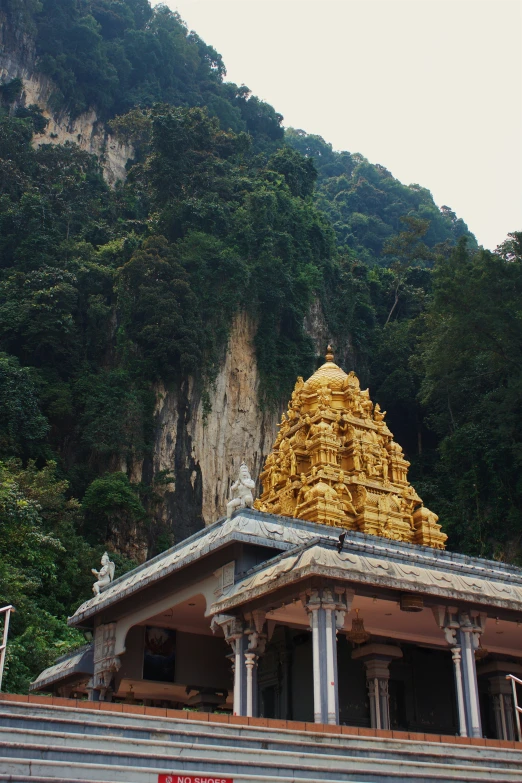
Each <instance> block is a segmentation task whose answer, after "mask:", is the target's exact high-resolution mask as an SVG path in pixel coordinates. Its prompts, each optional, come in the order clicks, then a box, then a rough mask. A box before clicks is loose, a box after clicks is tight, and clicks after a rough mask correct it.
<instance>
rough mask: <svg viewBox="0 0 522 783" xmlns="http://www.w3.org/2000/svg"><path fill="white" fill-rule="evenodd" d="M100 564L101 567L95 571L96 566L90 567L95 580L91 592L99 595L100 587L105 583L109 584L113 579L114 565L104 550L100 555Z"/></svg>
mask: <svg viewBox="0 0 522 783" xmlns="http://www.w3.org/2000/svg"><path fill="white" fill-rule="evenodd" d="M101 565H102V567H101V568H100V570H99V571H97V570H96V568H91V573H93V574H94V576H95V577H96V580H97V581H96V582H95V583H94V584H93V586H92V592H93V593H94V595H99V594H100V588H101V587H105V586H106V585H110V583H111V582H112V580H113V579H114V569H115V568H116V566H115V565H114V563H113V562H112V560H110V559H109V555H108V554H107V552H104V553H103V555H102V559H101Z"/></svg>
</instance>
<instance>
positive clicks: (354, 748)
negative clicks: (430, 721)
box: [0, 720, 522, 778]
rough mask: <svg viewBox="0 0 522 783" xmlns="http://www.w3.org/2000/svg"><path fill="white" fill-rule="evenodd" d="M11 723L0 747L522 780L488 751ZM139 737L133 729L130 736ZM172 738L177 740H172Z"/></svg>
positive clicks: (521, 764) (509, 763) (3, 729)
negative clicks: (401, 767)
mask: <svg viewBox="0 0 522 783" xmlns="http://www.w3.org/2000/svg"><path fill="white" fill-rule="evenodd" d="M10 722H11V721H9V720H2V725H1V726H0V747H2V746H8V745H10V744H13V745H19V744H24V743H29V744H31V745H34V746H42V747H47V748H51V747H58V748H61V749H64V748H74V749H75V750H77V751H79V750H80V749H81V750H83V751H85V752H86V753H88V752H95V753H96V754H99V753H101V752H104V751H108V752H109V753H111V754H113V753H121V754H124V755H125V756H126V757H128V758H132V757H136V756H139V755H143V756H146V755H147V754H153V755H158V754H159V755H161V756H162V757H168V758H176V759H178V758H186V757H190V756H192V758H194V759H197V760H198V761H209V762H211V763H214V762H223V763H226V762H227V761H229V760H230V759H231V758H232V756H234V757H236V758H237V759H238V760H239V761H240V762H241V763H244V764H251V765H255V764H258V763H259V762H263V761H264V762H266V761H267V760H268V761H269V763H271V762H272V760H275V759H277V761H278V763H280V764H284V765H285V766H294V767H295V766H299V765H300V764H301V763H302V761H303V759H304V758H306V762H307V763H309V764H314V765H321V764H322V763H323V762H324V759H325V757H326V756H327V757H328V766H329V768H330V769H332V770H335V769H339V770H343V769H344V768H345V766H346V764H347V763H350V764H351V765H353V764H354V763H358V762H359V765H360V764H363V763H364V762H365V761H368V760H372V761H380V762H382V761H384V760H387V761H389V763H390V765H392V766H394V765H397V764H399V763H400V762H405V763H406V764H416V765H423V766H424V767H425V768H426V767H427V765H434V764H435V765H442V766H448V765H451V768H452V769H455V767H456V765H457V767H459V768H460V767H470V766H474V765H479V766H480V767H483V768H484V769H487V770H488V772H489V771H491V769H495V770H496V771H499V770H500V769H501V768H506V769H507V770H508V771H514V772H515V771H516V772H517V773H518V774H520V776H521V778H522V757H518V758H516V759H510V758H509V756H506V755H499V756H495V755H491V754H487V753H484V752H483V753H482V754H481V755H477V754H476V753H475V754H474V756H473V758H469V757H466V756H465V755H463V754H462V752H461V753H459V754H458V755H457V754H455V755H451V756H448V755H447V753H446V754H445V755H443V754H440V753H439V754H438V755H435V754H433V753H430V751H429V748H426V747H424V748H423V749H422V750H421V749H419V748H418V747H415V744H414V745H413V746H410V747H408V745H406V744H404V743H403V746H402V748H401V749H399V748H395V749H390V748H389V747H386V743H382V745H384V747H383V746H382V745H381V747H375V746H374V745H371V744H370V743H368V742H364V741H363V742H361V741H359V740H358V739H357V738H354V740H353V742H350V743H349V744H348V745H346V743H345V745H344V746H343V745H335V744H334V745H328V746H325V745H315V746H314V745H312V747H309V746H308V747H306V748H305V749H303V747H302V745H300V744H299V743H295V742H292V743H288V742H285V741H284V740H283V741H282V740H274V741H266V740H265V741H258V742H253V741H252V740H250V741H248V744H247V745H245V744H244V743H242V742H241V738H239V741H238V742H233V739H234V738H233V737H226V736H225V737H223V736H221V737H219V735H217V736H211V735H209V733H208V732H207V733H206V734H199V733H197V734H196V733H195V732H193V731H192V732H187V733H186V734H184V735H183V734H182V733H179V734H175V735H173V734H172V732H163V731H159V730H157V731H156V732H154V731H153V732H150V733H149V734H150V735H151V736H150V738H146V739H144V738H137V737H135V736H126V733H127V732H126V731H125V727H123V728H122V727H120V728H119V729H118V730H115V727H114V726H111V725H110V724H106V725H97V724H95V725H94V726H92V725H91V726H89V725H87V724H86V723H85V722H83V723H80V724H79V725H78V726H75V727H74V728H75V730H74V731H71V730H70V729H71V728H72V727H71V725H70V724H69V725H67V724H66V723H65V722H63V721H60V728H58V727H57V726H54V727H53V728H51V725H50V724H49V722H48V721H46V722H45V728H34V726H35V722H32V723H31V725H32V726H33V728H28V727H27V725H15V726H14V727H13V726H9V725H8V723H10ZM20 723H21V722H20ZM23 723H24V724H27V723H29V721H23ZM93 728H94V729H95V732H94V733H93V732H92V731H91V730H92V729H93ZM136 733H137V732H135V731H131V734H136ZM173 736H174V737H175V738H176V739H173Z"/></svg>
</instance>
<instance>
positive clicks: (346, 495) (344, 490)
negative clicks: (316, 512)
mask: <svg viewBox="0 0 522 783" xmlns="http://www.w3.org/2000/svg"><path fill="white" fill-rule="evenodd" d="M334 489H335V491H336V492H337V494H338V496H339V498H340V500H341V506H342V509H343V511H345V512H346V513H347V514H353V515H354V516H357V511H356V510H355V507H354V505H353V502H352V493H351V492H350V490H349V489H348V487H347V486H346V484H345V483H344V470H340V471H339V481H338V482H337V484H334Z"/></svg>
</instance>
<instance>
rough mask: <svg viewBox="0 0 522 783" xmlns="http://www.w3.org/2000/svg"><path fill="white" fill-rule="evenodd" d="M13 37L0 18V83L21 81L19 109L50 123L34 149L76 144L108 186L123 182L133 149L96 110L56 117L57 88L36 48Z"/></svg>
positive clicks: (37, 139) (38, 138)
mask: <svg viewBox="0 0 522 783" xmlns="http://www.w3.org/2000/svg"><path fill="white" fill-rule="evenodd" d="M13 35H14V34H13V31H12V30H10V29H8V26H7V25H6V24H5V21H4V18H3V16H2V14H0V82H1V83H6V82H10V81H12V80H13V79H17V78H18V79H21V80H22V82H23V91H22V94H21V96H20V98H19V99H18V100H17V102H16V106H31V105H32V104H36V106H38V107H39V108H40V109H42V112H43V115H44V117H45V118H46V119H47V120H48V124H47V127H46V129H45V132H44V133H41V134H38V135H37V136H35V139H34V142H33V143H34V144H35V146H37V147H38V146H40V145H42V144H65V142H66V141H70V142H74V143H75V144H77V145H78V146H79V147H80V148H81V149H82V150H85V152H89V153H91V154H93V155H97V156H98V158H99V159H100V163H101V165H102V167H103V174H104V177H105V179H106V181H107V182H108V183H109V184H111V185H113V184H114V183H115V182H116V181H117V180H121V179H124V178H125V174H126V170H125V166H126V163H127V161H128V160H129V159H130V158H132V157H133V154H134V152H133V149H132V147H131V146H130V145H125V144H121V143H120V142H119V141H118V140H117V139H116V138H115V137H114V136H112V135H111V134H110V133H109V132H108V130H107V127H106V126H105V124H104V123H103V122H101V121H100V120H99V119H98V117H97V114H96V112H95V111H94V109H91V110H90V111H88V112H84V113H83V114H80V116H78V117H76V118H74V119H72V118H71V117H70V116H69V115H68V114H67V112H60V113H58V114H55V113H53V112H52V111H51V109H50V100H51V96H52V94H53V92H54V90H55V89H56V88H55V86H54V84H53V82H52V81H51V80H50V79H48V78H47V77H46V76H44V75H43V74H41V73H38V71H37V70H36V67H35V53H34V44H33V43H32V41H31V40H30V38H28V37H27V36H25V35H23V34H22V35H19V36H15V37H14V38H13Z"/></svg>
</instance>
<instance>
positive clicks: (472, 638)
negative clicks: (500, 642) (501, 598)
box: [433, 606, 487, 737]
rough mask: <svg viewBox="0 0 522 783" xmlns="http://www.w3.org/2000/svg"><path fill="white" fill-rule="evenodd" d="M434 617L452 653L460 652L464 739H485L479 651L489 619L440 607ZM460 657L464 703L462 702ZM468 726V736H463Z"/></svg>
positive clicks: (452, 608)
mask: <svg viewBox="0 0 522 783" xmlns="http://www.w3.org/2000/svg"><path fill="white" fill-rule="evenodd" d="M433 613H434V615H435V619H436V621H437V623H438V625H439V627H440V628H442V630H443V631H444V635H445V637H446V641H447V642H448V644H449V646H450V647H451V648H452V650H453V649H455V648H458V650H459V652H457V653H452V654H453V663H454V668H455V687H456V691H457V706H458V709H459V726H460V733H461V736H468V737H482V726H481V720H480V703H479V692H478V682H477V667H476V664H475V650H476V649H477V647H478V646H479V643H480V635H481V634H482V633H483V632H484V629H485V627H486V618H487V615H486V614H485V612H478V611H476V610H470V611H459V609H458V608H457V607H453V606H449V607H445V606H436V607H434V609H433ZM459 655H460V675H461V680H462V689H461V692H462V696H463V698H462V701H459V666H458V657H459ZM463 713H464V714H463ZM464 725H465V727H466V734H463V730H464Z"/></svg>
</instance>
